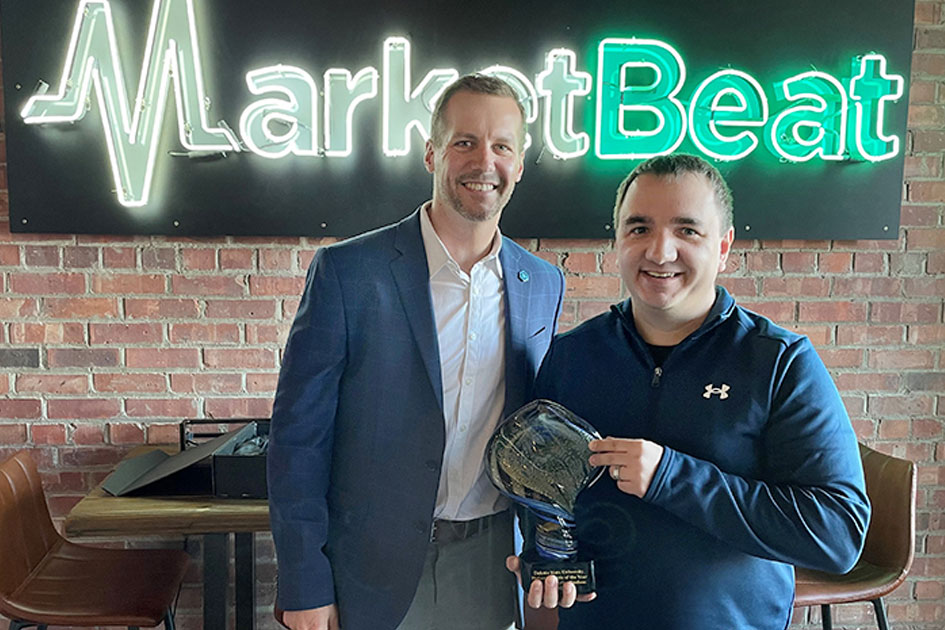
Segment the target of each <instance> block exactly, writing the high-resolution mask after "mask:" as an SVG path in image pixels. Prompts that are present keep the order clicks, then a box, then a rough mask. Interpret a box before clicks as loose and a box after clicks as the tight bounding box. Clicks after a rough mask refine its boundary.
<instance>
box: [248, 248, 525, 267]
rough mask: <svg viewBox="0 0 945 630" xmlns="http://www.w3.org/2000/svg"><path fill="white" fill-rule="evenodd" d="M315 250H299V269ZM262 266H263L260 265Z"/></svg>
mask: <svg viewBox="0 0 945 630" xmlns="http://www.w3.org/2000/svg"><path fill="white" fill-rule="evenodd" d="M315 251H316V250H314V249H306V250H303V251H300V252H299V269H302V270H303V271H304V270H307V269H308V268H309V266H311V264H312V259H313V258H315ZM536 255H537V253H536ZM260 260H261V259H260ZM260 268H263V267H262V266H261V265H260ZM277 268H278V267H276V268H274V269H277Z"/></svg>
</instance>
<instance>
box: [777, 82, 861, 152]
mask: <svg viewBox="0 0 945 630" xmlns="http://www.w3.org/2000/svg"><path fill="white" fill-rule="evenodd" d="M781 90H782V93H783V95H784V98H785V99H786V100H788V101H790V102H797V101H802V102H804V103H805V104H799V105H794V106H792V107H789V108H787V109H785V110H784V111H782V112H781V113H780V114H778V115H777V116H775V118H774V120H772V122H771V131H770V136H769V139H770V141H771V145H772V147H773V148H774V150H775V152H776V153H777V154H778V155H779V156H781V157H782V158H783V159H785V160H787V161H790V162H807V161H809V160H811V159H813V158H814V157H816V156H819V157H820V158H821V159H824V160H843V159H845V158H846V155H845V154H846V127H847V122H846V121H847V93H846V90H844V88H843V85H842V84H841V83H840V82H839V81H838V80H837V79H835V78H834V77H832V76H830V75H829V74H826V73H824V72H818V71H810V72H803V73H801V74H798V75H795V76H793V77H790V78H788V79H785V80H784V81H783V82H782V83H781ZM811 102H812V103H813V104H806V103H811Z"/></svg>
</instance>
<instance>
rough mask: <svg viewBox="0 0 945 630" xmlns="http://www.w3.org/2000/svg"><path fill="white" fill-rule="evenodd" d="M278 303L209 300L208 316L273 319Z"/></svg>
mask: <svg viewBox="0 0 945 630" xmlns="http://www.w3.org/2000/svg"><path fill="white" fill-rule="evenodd" d="M275 315H276V302H274V301H272V300H207V311H206V316H207V317H212V318H220V319H240V320H242V319H272V318H274V317H275Z"/></svg>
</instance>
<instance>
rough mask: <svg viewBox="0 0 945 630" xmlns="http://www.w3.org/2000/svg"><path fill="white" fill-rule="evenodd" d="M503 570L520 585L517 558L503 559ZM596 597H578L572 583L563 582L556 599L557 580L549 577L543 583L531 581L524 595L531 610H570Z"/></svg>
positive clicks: (520, 573) (592, 594)
mask: <svg viewBox="0 0 945 630" xmlns="http://www.w3.org/2000/svg"><path fill="white" fill-rule="evenodd" d="M505 568H506V569H508V570H509V571H511V572H512V573H514V574H515V576H516V577H517V578H518V583H519V584H521V583H522V572H521V569H520V567H519V559H518V556H509V557H508V558H506V559H505ZM595 597H597V593H587V594H586V595H578V594H577V587H576V586H575V585H574V582H565V583H564V586H562V587H561V596H560V598H559V597H558V578H557V577H555V576H553V575H549V576H548V577H546V578H545V581H544V582H542V581H541V580H532V583H531V585H530V586H529V587H528V592H526V593H525V601H526V602H527V603H528V605H529V606H531V607H532V608H541V607H542V606H544V607H545V608H557V607H558V606H561V607H562V608H570V607H571V606H573V605H574V603H575V602H589V601H591V600H592V599H594V598H595Z"/></svg>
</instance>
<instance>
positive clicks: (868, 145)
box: [850, 54, 904, 162]
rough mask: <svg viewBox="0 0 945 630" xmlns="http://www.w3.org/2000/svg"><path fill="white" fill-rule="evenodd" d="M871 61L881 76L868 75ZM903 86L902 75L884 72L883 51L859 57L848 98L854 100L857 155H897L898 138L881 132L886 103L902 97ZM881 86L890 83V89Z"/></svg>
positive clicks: (878, 157) (882, 157) (874, 157)
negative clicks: (858, 68) (877, 77)
mask: <svg viewBox="0 0 945 630" xmlns="http://www.w3.org/2000/svg"><path fill="white" fill-rule="evenodd" d="M873 65H875V69H876V70H877V72H878V74H879V79H880V80H877V79H876V78H875V77H867V70H868V69H872V66H873ZM877 84H880V85H877ZM903 86H904V80H903V78H902V77H901V76H899V75H898V74H886V57H884V56H883V55H877V54H870V55H864V56H863V58H862V59H860V73H859V74H858V75H857V76H856V77H854V78H853V80H852V81H851V82H850V98H851V99H852V100H853V108H854V111H855V119H856V120H855V129H854V139H855V140H854V141H855V143H856V149H857V152H858V154H859V156H860V157H862V158H864V159H866V160H868V161H870V162H879V161H882V160H889V159H892V158H894V157H896V156H897V155H899V138H898V137H897V136H893V135H890V134H886V133H883V122H884V121H885V119H886V103H887V102H888V101H893V102H895V101H898V100H899V99H900V98H901V97H902V92H903ZM883 87H885V88H890V87H891V88H892V91H891V92H889V91H886V92H883V91H882V88H883ZM864 93H865V94H864ZM864 101H865V102H864ZM884 145H885V146H884ZM884 148H885V149H886V150H885V151H884V150H883V149H884Z"/></svg>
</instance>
